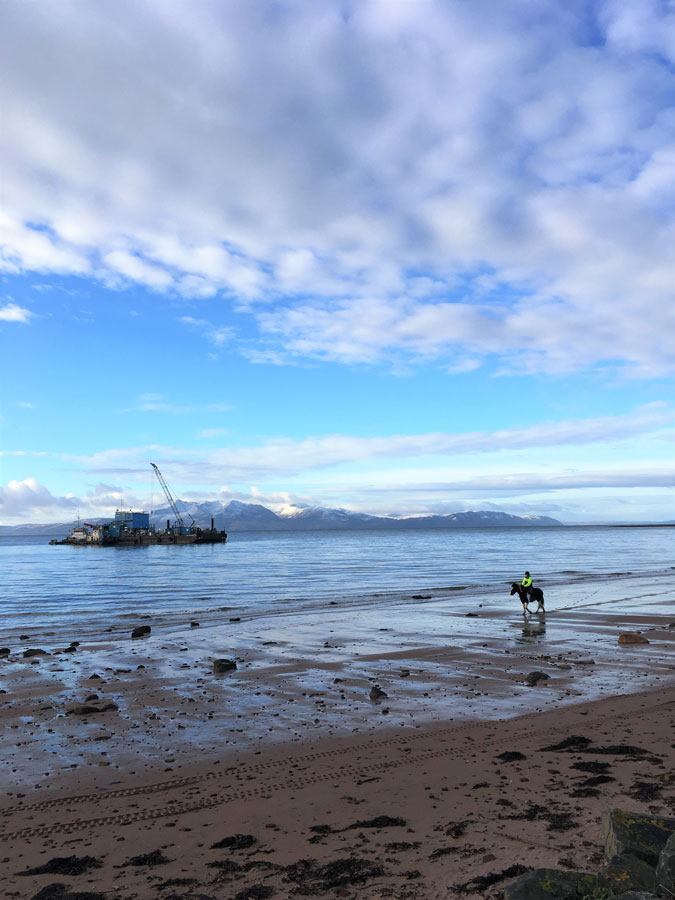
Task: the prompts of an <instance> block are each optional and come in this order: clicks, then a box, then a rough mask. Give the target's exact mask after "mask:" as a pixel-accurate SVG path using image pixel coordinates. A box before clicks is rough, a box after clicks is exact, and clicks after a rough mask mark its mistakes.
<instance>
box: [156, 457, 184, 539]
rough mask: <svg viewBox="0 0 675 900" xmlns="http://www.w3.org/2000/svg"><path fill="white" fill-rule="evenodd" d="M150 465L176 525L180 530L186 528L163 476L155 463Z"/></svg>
mask: <svg viewBox="0 0 675 900" xmlns="http://www.w3.org/2000/svg"><path fill="white" fill-rule="evenodd" d="M150 465H151V466H152V468H153V469H154V470H155V475H156V476H157V480H158V481H159V483H160V484H161V486H162V490H163V491H164V494H165V496H166V499H167V500H168V501H169V506H170V507H171V509H172V510H173V514H174V516H175V517H176V524H177V525H178V526H179V527H180V528H187V527H188V526H187V525H186V524H185V522H184V521H183V517H182V516H181V514H180V512H179V511H178V507H177V506H176V501H175V500H174V499H173V494H172V493H171V491H170V490H169V485H168V484H167V483H166V481H165V479H164V476H163V475H162V473H161V472H160V471H159V468H158V467H157V466H156V465H155V463H153V462H151V463H150ZM188 515H190V514H189V513H188ZM190 518H191V519H192V516H191V515H190ZM192 525H193V526H194V519H192Z"/></svg>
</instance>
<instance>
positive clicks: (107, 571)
mask: <svg viewBox="0 0 675 900" xmlns="http://www.w3.org/2000/svg"><path fill="white" fill-rule="evenodd" d="M673 537H674V532H673V529H669V528H606V527H565V528H536V529H534V528H504V529H456V530H444V531H440V530H424V531H419V530H415V531H400V532H393V533H392V532H383V531H330V532H293V533H289V534H283V533H282V534H280V533H259V532H247V533H235V534H232V535H231V536H230V539H229V541H228V543H227V544H226V545H200V546H155V547H129V548H114V547H106V548H103V547H70V546H62V547H59V546H49V543H48V540H49V538H48V537H40V538H35V537H31V538H2V539H0V571H1V572H2V587H0V592H1V594H2V598H3V599H2V601H1V602H2V607H1V608H2V611H3V627H4V628H17V627H19V628H21V627H24V625H25V626H26V627H27V626H28V625H32V626H37V625H39V626H49V625H54V626H60V625H64V624H68V623H70V622H71V621H75V620H77V621H78V622H79V623H81V624H83V619H86V620H87V622H88V623H89V624H91V625H95V624H97V623H99V622H101V621H106V622H108V623H110V622H112V621H115V620H119V619H120V618H123V617H126V616H129V615H133V614H136V615H138V614H142V613H147V614H153V615H157V614H160V613H172V612H179V611H186V612H188V613H192V614H195V615H196V614H198V613H199V612H200V611H204V612H205V611H207V610H213V609H217V608H219V607H223V606H227V607H232V608H234V609H236V610H237V614H238V612H239V611H241V612H242V613H247V614H254V613H262V612H269V613H272V612H273V611H275V610H279V611H281V610H283V611H284V612H286V613H288V612H289V611H291V610H292V609H294V608H297V610H298V611H301V610H302V609H307V608H312V607H316V606H322V605H325V604H326V602H328V601H330V600H331V599H332V598H335V599H339V600H340V601H341V602H344V601H345V600H353V601H354V602H358V603H362V604H369V603H372V604H374V605H377V604H380V603H382V602H383V601H385V602H388V603H390V602H395V601H396V598H397V597H398V596H399V595H401V596H402V595H404V594H405V595H406V597H407V598H408V599H409V596H410V594H411V592H413V593H423V594H424V593H426V592H443V591H448V590H449V589H452V590H453V591H456V592H455V593H453V598H454V602H456V603H458V604H460V605H461V604H462V602H463V600H466V602H470V599H469V598H472V597H473V598H474V600H475V595H476V592H477V591H485V590H498V591H500V592H501V593H504V591H505V587H504V585H507V584H508V582H510V581H512V580H514V579H518V580H520V578H522V574H523V572H524V571H525V569H529V570H530V571H531V572H532V574H533V576H534V577H535V584H539V585H540V586H542V587H546V586H552V585H555V584H570V583H573V582H576V581H578V582H580V583H588V582H589V581H594V580H596V579H599V578H600V579H602V578H607V577H611V576H612V575H616V574H618V573H633V574H634V575H636V576H637V575H642V574H656V573H663V574H664V576H668V575H669V574H672V569H671V568H670V566H671V563H672V560H673ZM457 589H458V590H457Z"/></svg>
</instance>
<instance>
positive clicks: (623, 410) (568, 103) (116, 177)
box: [0, 0, 675, 524]
mask: <svg viewBox="0 0 675 900" xmlns="http://www.w3.org/2000/svg"><path fill="white" fill-rule="evenodd" d="M674 72H675V8H674V7H673V4H672V3H670V2H668V0H559V2H558V0H502V2H500V3H494V0H471V2H466V0H436V2H434V0H353V2H352V0H344V2H342V0H322V2H317V0H274V2H272V0H255V2H248V0H226V2H222V0H213V2H211V0H189V2H188V0H171V2H167V0H128V2H125V0H97V2H91V0H86V2H80V0H75V2H73V0H59V2H58V3H38V2H26V0H3V2H2V3H0V75H1V77H0V85H1V86H0V110H1V116H2V120H3V121H2V128H1V129H0V192H1V195H0V201H1V202H0V353H1V355H2V360H3V365H2V389H1V395H0V402H1V406H0V415H1V418H0V429H1V432H0V436H1V440H0V452H1V453H2V455H1V456H0V466H1V471H0V503H1V506H0V521H2V523H4V524H19V523H24V522H56V521H68V520H70V519H72V518H74V517H75V516H76V515H77V513H78V512H79V513H80V514H81V515H82V516H83V517H87V516H89V517H92V516H106V515H112V514H113V513H114V511H115V508H117V507H127V506H133V507H136V508H148V507H149V506H153V505H155V504H157V505H159V503H158V499H159V486H158V484H157V483H156V482H154V483H153V478H154V476H153V474H152V469H151V467H150V465H149V463H150V462H155V463H157V464H158V465H159V467H160V469H161V470H162V472H163V473H164V475H165V477H166V479H167V480H168V481H169V483H170V485H171V487H172V489H173V491H174V493H175V494H177V495H178V496H180V497H182V498H185V499H192V500H198V501H202V500H221V501H223V502H227V501H229V500H232V499H236V500H243V501H245V502H256V503H263V504H264V505H266V506H269V507H270V508H272V509H275V510H278V509H281V508H283V507H284V506H286V505H288V504H298V505H303V504H310V505H313V504H318V505H321V506H337V507H342V508H346V509H351V510H358V511H363V512H369V513H376V514H406V515H417V514H424V513H449V512H456V511H462V510H471V509H493V510H505V511H507V512H510V513H513V514H516V515H536V514H540V515H550V516H554V517H555V518H558V519H560V520H561V521H564V522H568V523H575V522H654V521H667V520H673V519H675V509H674V504H673V496H674V494H673V471H674V466H673V433H674V429H673V424H674V419H673V406H674V401H673V377H672V376H673V370H674V368H675V340H674V335H675V322H674V309H675V304H674V303H673V300H674V294H675V263H674V255H673V248H674V247H675V104H674V102H673V101H674V98H675V78H674Z"/></svg>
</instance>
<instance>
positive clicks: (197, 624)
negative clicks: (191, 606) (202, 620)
mask: <svg viewBox="0 0 675 900" xmlns="http://www.w3.org/2000/svg"><path fill="white" fill-rule="evenodd" d="M190 628H199V622H190Z"/></svg>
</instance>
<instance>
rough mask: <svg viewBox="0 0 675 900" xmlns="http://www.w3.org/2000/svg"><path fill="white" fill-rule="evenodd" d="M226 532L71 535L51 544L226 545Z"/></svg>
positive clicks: (134, 545)
mask: <svg viewBox="0 0 675 900" xmlns="http://www.w3.org/2000/svg"><path fill="white" fill-rule="evenodd" d="M226 541H227V533H226V532H225V531H216V530H215V529H213V530H212V529H209V528H204V529H202V528H196V529H195V530H194V531H192V532H190V533H188V534H180V533H176V532H173V531H150V532H145V533H143V532H138V533H134V532H129V533H127V534H120V535H91V536H90V539H89V540H87V539H84V540H83V539H82V538H79V537H73V536H72V535H69V536H68V537H67V538H63V539H62V540H60V541H58V540H52V541H50V542H49V543H50V544H68V545H70V546H72V547H152V546H154V545H156V544H224V543H225V542H226Z"/></svg>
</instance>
